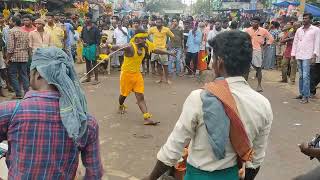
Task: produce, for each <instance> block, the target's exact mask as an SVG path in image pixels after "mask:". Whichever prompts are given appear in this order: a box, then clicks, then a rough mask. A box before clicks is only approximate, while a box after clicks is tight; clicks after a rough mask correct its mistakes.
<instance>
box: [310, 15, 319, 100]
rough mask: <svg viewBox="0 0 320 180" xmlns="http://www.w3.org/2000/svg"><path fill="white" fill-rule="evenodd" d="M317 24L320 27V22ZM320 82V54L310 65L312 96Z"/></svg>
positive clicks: (314, 94)
mask: <svg viewBox="0 0 320 180" xmlns="http://www.w3.org/2000/svg"><path fill="white" fill-rule="evenodd" d="M315 26H317V27H318V28H319V27H320V22H319V21H317V22H316V24H315ZM319 53H320V52H319ZM319 83H320V56H318V57H317V59H316V61H315V63H312V64H311V67H310V93H311V98H315V96H316V93H317V86H318V84H319Z"/></svg>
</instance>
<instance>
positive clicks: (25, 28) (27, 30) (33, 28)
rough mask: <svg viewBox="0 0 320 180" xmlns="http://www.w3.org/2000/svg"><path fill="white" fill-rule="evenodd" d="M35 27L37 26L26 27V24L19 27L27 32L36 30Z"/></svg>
mask: <svg viewBox="0 0 320 180" xmlns="http://www.w3.org/2000/svg"><path fill="white" fill-rule="evenodd" d="M36 29H37V28H36V27H34V26H31V28H28V27H26V26H22V27H21V30H22V31H23V32H27V33H29V32H31V31H34V30H36Z"/></svg>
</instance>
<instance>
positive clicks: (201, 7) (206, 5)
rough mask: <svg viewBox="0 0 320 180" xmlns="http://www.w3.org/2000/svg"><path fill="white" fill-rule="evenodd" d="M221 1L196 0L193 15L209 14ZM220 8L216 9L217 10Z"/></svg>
mask: <svg viewBox="0 0 320 180" xmlns="http://www.w3.org/2000/svg"><path fill="white" fill-rule="evenodd" d="M220 4H221V0H197V2H196V3H195V4H194V7H193V9H194V13H195V14H211V11H212V10H213V9H214V7H216V6H219V5H220ZM219 8H220V6H219V7H218V8H217V9H219Z"/></svg>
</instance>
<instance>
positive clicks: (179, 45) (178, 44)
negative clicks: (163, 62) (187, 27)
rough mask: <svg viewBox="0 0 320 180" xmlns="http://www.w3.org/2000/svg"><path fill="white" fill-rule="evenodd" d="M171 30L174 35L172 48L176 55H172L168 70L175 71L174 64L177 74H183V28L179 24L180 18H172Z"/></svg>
mask: <svg viewBox="0 0 320 180" xmlns="http://www.w3.org/2000/svg"><path fill="white" fill-rule="evenodd" d="M170 30H171V32H172V33H173V35H174V38H173V39H171V44H170V45H171V48H172V50H173V51H175V52H176V57H174V56H170V60H169V66H168V71H169V73H173V71H174V69H173V64H174V65H175V67H176V75H178V76H180V75H182V74H181V58H182V50H183V42H184V36H183V29H182V28H181V27H180V26H179V24H178V19H177V18H176V17H174V18H172V22H171V29H170Z"/></svg>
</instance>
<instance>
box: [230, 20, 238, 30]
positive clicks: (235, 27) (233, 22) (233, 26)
mask: <svg viewBox="0 0 320 180" xmlns="http://www.w3.org/2000/svg"><path fill="white" fill-rule="evenodd" d="M230 28H231V29H237V28H238V22H237V21H232V22H231V24H230Z"/></svg>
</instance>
